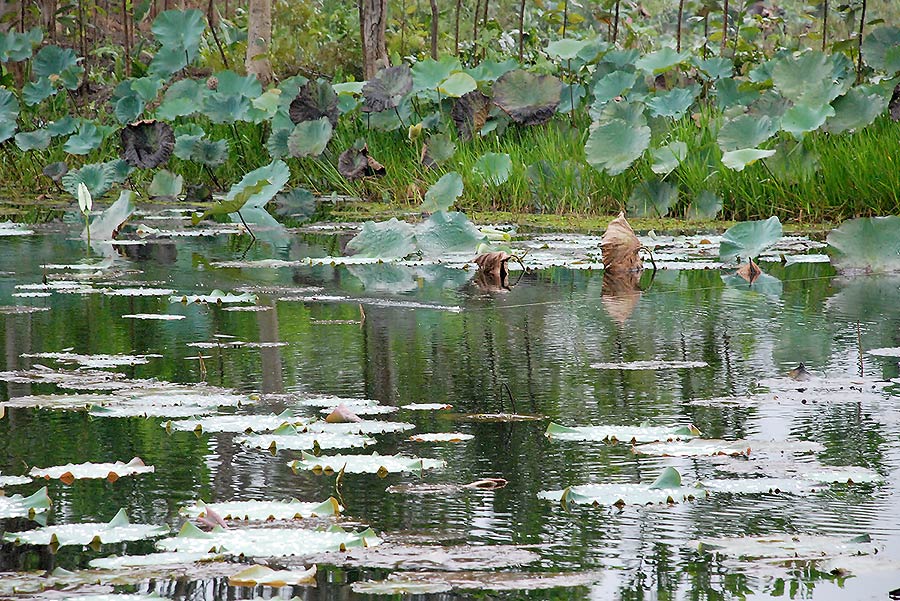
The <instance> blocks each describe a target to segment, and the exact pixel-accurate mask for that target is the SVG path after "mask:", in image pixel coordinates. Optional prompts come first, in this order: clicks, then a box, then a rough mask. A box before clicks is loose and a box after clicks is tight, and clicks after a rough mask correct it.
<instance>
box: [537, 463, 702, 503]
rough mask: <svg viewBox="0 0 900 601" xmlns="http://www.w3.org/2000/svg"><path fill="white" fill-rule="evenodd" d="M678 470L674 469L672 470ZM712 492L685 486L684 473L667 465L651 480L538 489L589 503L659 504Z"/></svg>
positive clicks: (553, 497)
mask: <svg viewBox="0 0 900 601" xmlns="http://www.w3.org/2000/svg"><path fill="white" fill-rule="evenodd" d="M672 472H674V473H672ZM708 494H709V493H707V492H706V490H704V489H702V488H695V487H693V486H683V485H682V484H681V475H680V474H679V473H678V471H677V470H675V469H674V468H666V469H665V470H663V472H662V473H661V474H660V476H659V477H658V478H657V479H656V480H655V481H654V482H653V483H651V484H611V483H603V484H584V485H581V486H570V487H568V488H566V489H564V490H548V491H541V492H540V493H538V498H540V499H545V500H548V501H555V502H558V503H563V504H568V503H578V504H587V505H606V506H616V507H622V506H624V505H651V504H653V505H656V504H671V503H681V502H685V501H689V500H692V499H695V498H704V497H706V496H707V495H708Z"/></svg>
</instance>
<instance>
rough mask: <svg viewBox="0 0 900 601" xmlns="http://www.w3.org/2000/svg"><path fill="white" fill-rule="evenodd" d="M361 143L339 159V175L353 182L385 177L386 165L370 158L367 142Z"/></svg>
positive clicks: (342, 154)
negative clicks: (365, 178) (366, 178)
mask: <svg viewBox="0 0 900 601" xmlns="http://www.w3.org/2000/svg"><path fill="white" fill-rule="evenodd" d="M360 142H361V144H359V143H358V144H355V145H353V146H351V147H350V148H348V149H347V150H345V151H344V152H342V153H341V155H340V156H339V157H338V173H340V174H341V175H343V176H344V177H346V178H347V179H349V180H351V181H352V180H357V179H362V178H364V177H372V176H383V175H385V173H386V171H385V168H384V165H382V164H381V163H379V162H378V161H376V160H375V159H373V158H372V157H370V156H369V149H368V147H366V145H365V142H364V141H360Z"/></svg>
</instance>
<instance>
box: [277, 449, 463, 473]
mask: <svg viewBox="0 0 900 601" xmlns="http://www.w3.org/2000/svg"><path fill="white" fill-rule="evenodd" d="M445 465H446V463H445V462H444V461H441V460H440V459H422V458H420V457H403V456H400V455H379V454H378V453H372V454H371V455H334V456H330V457H328V456H325V455H321V456H319V457H316V456H315V455H310V454H309V453H301V455H300V459H295V460H293V461H290V462H288V466H289V467H290V468H291V469H293V470H294V471H295V472H296V471H298V470H311V471H313V472H314V473H322V472H324V473H331V472H339V471H344V472H345V473H348V474H378V475H379V476H381V477H384V476H386V475H387V474H389V473H392V472H424V471H425V470H430V469H440V468H442V467H444V466H445Z"/></svg>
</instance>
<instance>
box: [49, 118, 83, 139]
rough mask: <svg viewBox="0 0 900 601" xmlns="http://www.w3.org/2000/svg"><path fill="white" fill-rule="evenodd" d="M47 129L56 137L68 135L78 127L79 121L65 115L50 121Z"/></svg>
mask: <svg viewBox="0 0 900 601" xmlns="http://www.w3.org/2000/svg"><path fill="white" fill-rule="evenodd" d="M46 129H47V131H49V132H50V135H51V136H53V137H54V138H55V137H57V136H68V135H69V134H71V133H72V132H74V131H75V130H77V129H78V122H77V121H75V119H73V118H72V117H63V118H62V119H57V120H56V121H51V122H50V123H48V124H47V127H46Z"/></svg>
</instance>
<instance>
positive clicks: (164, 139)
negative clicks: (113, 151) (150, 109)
mask: <svg viewBox="0 0 900 601" xmlns="http://www.w3.org/2000/svg"><path fill="white" fill-rule="evenodd" d="M119 139H120V141H121V146H120V149H119V154H120V155H121V157H122V158H123V159H124V160H125V161H126V162H127V163H128V164H129V165H131V166H133V167H138V168H141V169H154V168H156V167H159V166H160V165H162V164H164V163H165V162H166V161H168V160H169V157H170V156H172V151H173V150H174V149H175V132H174V131H173V130H172V126H171V125H169V124H168V123H165V122H164V121H156V120H147V121H138V122H137V123H131V124H129V125H126V126H125V127H123V128H122V130H121V132H120V133H119Z"/></svg>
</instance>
